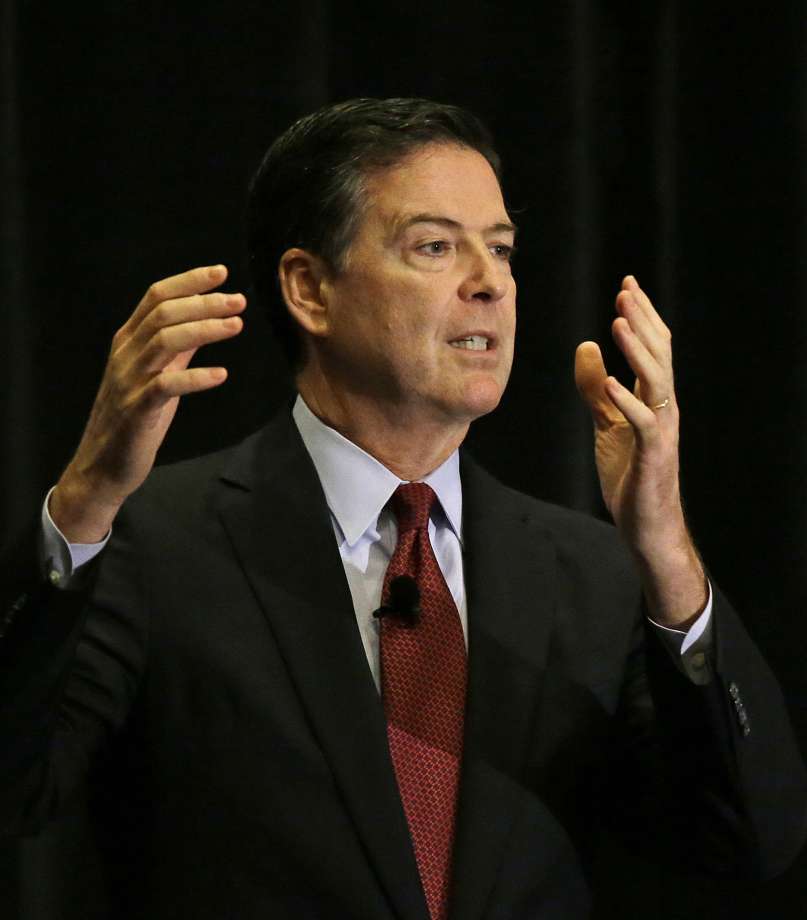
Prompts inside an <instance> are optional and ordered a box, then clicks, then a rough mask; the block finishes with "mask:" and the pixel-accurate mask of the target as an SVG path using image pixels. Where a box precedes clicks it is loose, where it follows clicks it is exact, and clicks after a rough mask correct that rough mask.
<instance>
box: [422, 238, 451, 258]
mask: <svg viewBox="0 0 807 920" xmlns="http://www.w3.org/2000/svg"><path fill="white" fill-rule="evenodd" d="M450 249H451V243H449V242H448V241H447V240H429V242H428V243H422V244H421V245H420V246H418V247H417V251H418V252H419V253H422V254H423V255H425V256H442V255H445V254H446V253H447V252H448V251H449V250H450Z"/></svg>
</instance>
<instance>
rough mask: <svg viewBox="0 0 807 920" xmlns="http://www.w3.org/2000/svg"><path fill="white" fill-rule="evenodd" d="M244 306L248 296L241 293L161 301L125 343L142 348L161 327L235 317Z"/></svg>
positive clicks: (198, 295)
mask: <svg viewBox="0 0 807 920" xmlns="http://www.w3.org/2000/svg"><path fill="white" fill-rule="evenodd" d="M246 305H247V299H246V297H244V295H243V294H219V293H216V294H193V295H191V296H190V297H180V298H177V299H173V300H164V301H163V302H162V303H159V304H157V306H156V307H154V309H153V310H152V311H151V312H150V313H149V314H148V316H146V317H145V319H144V320H143V322H141V323H140V325H139V326H138V327H137V329H136V330H135V331H134V333H133V334H132V336H131V338H130V339H129V340H128V341H127V342H126V346H129V347H134V348H141V347H143V345H144V344H145V342H147V341H148V340H149V339H150V338H152V337H153V336H154V335H156V334H157V333H158V332H159V331H160V329H165V328H167V327H169V326H178V325H180V324H182V323H189V322H194V321H196V320H203V319H219V318H225V317H227V316H235V315H237V314H238V313H241V312H243V310H244V309H245V308H246ZM126 346H124V347H126Z"/></svg>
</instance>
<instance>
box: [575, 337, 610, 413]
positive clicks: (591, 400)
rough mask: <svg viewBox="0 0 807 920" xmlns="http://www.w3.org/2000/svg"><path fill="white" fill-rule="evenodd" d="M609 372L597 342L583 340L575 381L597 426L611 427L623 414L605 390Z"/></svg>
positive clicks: (576, 356) (577, 360)
mask: <svg viewBox="0 0 807 920" xmlns="http://www.w3.org/2000/svg"><path fill="white" fill-rule="evenodd" d="M607 379H608V374H607V372H606V370H605V364H604V363H603V360H602V352H601V351H600V346H599V345H598V344H597V343H596V342H581V344H580V345H578V346H577V351H576V352H575V356H574V382H575V385H576V386H577V391H578V392H579V393H580V395H581V396H582V397H583V399H584V400H585V402H586V404H587V405H588V408H589V410H590V411H591V417H592V418H593V419H594V424H595V426H596V427H597V428H600V429H602V428H610V426H611V425H613V424H614V423H615V422H618V421H620V420H621V418H622V415H621V413H620V412H619V410H618V409H616V407H615V406H614V404H613V403H612V402H611V400H610V399H609V398H608V394H607V393H606V392H605V381H606V380H607Z"/></svg>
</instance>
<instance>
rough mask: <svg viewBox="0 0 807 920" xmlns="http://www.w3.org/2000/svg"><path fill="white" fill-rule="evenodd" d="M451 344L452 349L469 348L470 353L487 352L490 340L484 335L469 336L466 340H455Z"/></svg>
mask: <svg viewBox="0 0 807 920" xmlns="http://www.w3.org/2000/svg"><path fill="white" fill-rule="evenodd" d="M449 344H450V345H451V347H452V348H467V349H469V350H470V351H486V350H487V347H488V340H487V339H486V338H485V336H484V335H469V336H466V337H465V338H464V339H455V340H454V341H453V342H450V343H449Z"/></svg>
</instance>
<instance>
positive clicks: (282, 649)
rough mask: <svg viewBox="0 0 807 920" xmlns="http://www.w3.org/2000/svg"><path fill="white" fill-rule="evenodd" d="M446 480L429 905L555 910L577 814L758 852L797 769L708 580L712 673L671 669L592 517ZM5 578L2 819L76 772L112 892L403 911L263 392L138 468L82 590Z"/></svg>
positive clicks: (752, 661)
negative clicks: (225, 431) (457, 692)
mask: <svg viewBox="0 0 807 920" xmlns="http://www.w3.org/2000/svg"><path fill="white" fill-rule="evenodd" d="M462 478H463V490H464V509H465V510H464V523H463V526H464V534H465V546H466V559H465V577H466V583H467V595H468V617H469V690H468V704H467V716H466V741H465V756H464V762H463V775H462V784H461V793H460V806H459V819H458V831H457V841H456V850H455V867H454V887H453V896H452V904H451V917H452V920H454V918H456V920H481V918H486V920H505V918H507V920H515V918H535V920H537V918H541V920H554V918H557V920H574V918H582V917H584V916H585V915H586V913H587V911H588V907H589V891H588V885H587V881H586V876H587V871H588V868H589V862H590V856H591V852H592V849H593V848H594V846H595V844H596V840H597V836H598V828H599V827H600V825H601V824H607V823H608V822H614V821H615V822H616V823H617V824H618V825H619V826H620V827H621V828H623V829H624V830H625V832H626V833H627V834H629V835H635V836H636V839H639V840H644V841H645V843H646V842H647V841H649V842H650V845H651V846H652V847H653V848H655V849H658V850H659V851H662V850H663V848H664V847H665V846H667V845H669V842H670V841H672V842H673V844H672V845H677V846H679V847H682V848H683V849H679V850H676V851H675V853H676V858H677V859H679V860H680V859H681V858H682V855H683V854H684V853H686V854H689V855H694V857H695V858H696V859H698V860H699V861H701V862H703V863H705V864H707V865H708V866H709V867H710V868H711V869H712V870H714V871H720V872H736V871H747V872H755V873H760V874H771V873H774V872H776V871H778V870H780V869H781V868H783V867H784V866H785V865H786V864H787V863H788V862H789V860H790V859H792V857H793V856H794V855H795V853H796V851H797V849H798V847H799V845H800V843H801V840H802V837H803V833H804V827H805V821H804V811H805V779H804V771H803V768H802V765H801V762H800V759H799V757H798V755H797V753H796V749H795V745H794V743H793V739H792V737H791V733H790V729H789V726H788V722H787V717H786V715H785V712H784V707H783V702H782V699H781V695H780V692H779V689H778V687H777V685H776V683H775V681H774V679H773V678H772V676H771V674H770V672H769V671H768V669H767V667H766V665H765V664H764V662H763V661H762V660H761V658H760V656H759V654H758V652H757V651H756V649H755V648H754V646H753V645H752V643H751V642H750V640H749V639H748V637H747V635H746V633H745V632H744V630H743V628H742V626H741V625H740V624H739V622H738V620H737V618H736V616H735V614H734V613H733V612H732V610H731V609H730V607H729V606H728V605H727V603H726V602H725V600H724V599H723V598H722V597H720V596H719V595H718V596H717V598H716V602H715V610H714V618H715V633H716V642H717V651H716V663H715V668H714V677H713V680H712V682H711V684H710V685H709V686H708V687H706V688H701V687H696V686H694V685H693V684H692V683H690V682H689V681H688V680H687V679H686V678H685V677H683V676H682V675H681V674H680V673H679V672H678V671H677V670H676V669H675V667H674V666H673V665H672V664H671V662H670V660H669V658H668V656H667V655H666V652H664V651H663V650H660V649H659V648H657V647H656V646H655V645H654V643H653V641H652V639H646V637H645V627H644V625H643V623H644V618H643V616H642V613H641V597H640V591H639V586H638V583H637V579H636V576H635V574H634V572H633V569H632V566H631V564H630V562H629V560H628V558H627V556H626V553H625V551H624V550H623V549H622V547H621V545H620V543H619V541H618V540H617V538H616V535H615V532H614V530H613V529H612V528H610V527H608V526H606V525H604V524H600V523H598V522H595V521H593V520H590V519H588V518H585V517H583V516H582V515H577V514H574V513H572V512H569V511H565V510H563V509H560V508H556V507H553V506H550V505H547V504H544V503H541V502H539V501H536V500H533V499H531V498H528V497H526V496H524V495H521V494H519V493H516V492H514V491H512V490H510V489H508V488H505V487H504V486H502V485H501V484H499V483H498V482H496V481H495V480H494V479H493V478H492V477H490V476H489V475H488V474H486V473H485V472H484V471H482V470H481V469H480V468H479V467H477V466H476V465H475V464H473V463H472V462H471V461H470V460H469V459H468V458H467V457H466V458H463V464H462ZM24 555H26V556H27V558H28V559H29V560H30V558H32V556H31V553H30V552H28V550H26V551H25V553H24ZM6 587H7V589H8V590H9V591H11V595H12V596H11V601H13V603H12V602H11V601H10V602H9V605H8V607H7V611H8V612H7V616H6V628H5V638H4V639H3V640H2V641H1V642H0V675H1V680H0V771H1V772H0V777H1V779H2V782H0V818H1V819H2V826H3V827H4V828H6V829H7V830H8V831H9V832H11V833H21V832H23V833H24V832H31V831H35V830H36V828H37V827H41V826H42V825H43V824H44V823H45V822H46V821H47V820H48V817H49V816H50V815H51V814H52V813H53V812H54V811H55V810H56V809H58V808H59V807H60V805H62V804H63V803H64V802H65V801H66V800H67V799H68V798H69V797H70V796H71V795H73V794H74V791H75V790H76V789H77V788H78V787H79V786H80V784H81V783H82V782H83V781H84V779H85V778H86V777H87V776H88V775H89V777H90V784H91V788H92V789H93V790H94V793H95V795H96V796H97V798H98V799H99V800H100V802H101V808H100V809H99V813H100V814H102V815H103V816H104V817H105V818H106V819H107V820H106V822H102V824H105V826H106V827H107V828H108V829H111V830H110V833H109V835H108V836H107V837H106V838H105V840H104V852H105V853H106V855H107V857H108V861H109V870H110V873H111V877H112V879H113V883H112V884H111V886H110V888H111V891H112V892H113V897H114V898H115V899H116V900H117V901H119V903H118V904H117V906H116V907H115V911H114V916H115V917H123V916H142V917H148V918H150V920H157V918H169V917H170V918H188V917H193V918H196V920H200V918H207V917H209V918H216V920H222V918H227V917H233V918H238V920H248V918H252V917H254V918H259V917H260V918H261V920H266V918H269V917H271V918H279V917H289V918H292V917H293V918H297V920H298V918H305V917H323V918H325V917H339V918H356V920H370V918H372V920H375V918H378V920H387V918H389V920H392V918H401V920H404V918H406V920H427V914H426V908H425V903H424V899H423V895H422V892H421V890H420V885H419V880H418V874H417V868H416V865H415V861H414V856H413V853H412V849H411V845H410V842H409V838H408V833H407V828H406V823H405V819H404V817H403V813H402V810H401V806H400V802H399V799H398V794H397V789H396V785H395V779H394V775H393V771H392V767H391V762H390V758H389V754H388V749H387V743H386V733H385V724H384V714H383V709H382V706H381V701H380V699H379V696H378V693H377V692H376V689H375V686H374V684H373V681H372V678H371V675H370V671H369V668H368V665H367V661H366V658H365V655H364V651H363V648H362V644H361V641H360V638H359V634H358V630H357V627H356V621H355V615H354V612H353V608H352V602H351V598H350V593H349V591H348V587H347V584H346V580H345V576H344V570H343V567H342V563H341V560H340V557H339V553H338V549H337V546H336V543H335V541H334V537H333V530H332V526H331V523H330V519H329V515H328V510H327V507H326V505H325V502H324V498H323V495H322V491H321V488H320V485H319V481H318V479H317V477H316V473H315V471H314V468H313V465H312V463H311V461H310V459H309V457H308V455H307V454H306V452H305V450H304V448H303V446H302V443H301V441H300V439H299V435H298V434H297V431H296V429H295V428H294V426H293V424H292V423H291V420H290V418H289V416H288V414H287V413H284V414H283V415H282V416H279V417H278V418H276V419H275V420H274V421H273V422H272V423H271V424H270V425H269V426H268V427H267V428H266V429H264V430H263V431H261V432H259V433H257V434H256V435H254V436H252V437H251V438H249V439H248V440H247V441H246V442H244V443H243V444H242V445H240V446H239V447H237V448H235V449H232V450H227V451H223V452H220V453H218V454H214V455H211V456H208V457H204V458H201V459H198V460H194V461H191V462H188V463H182V464H178V465H176V466H173V467H169V468H164V469H161V470H158V471H156V472H155V473H154V474H152V476H151V477H150V479H149V481H148V482H147V484H146V485H145V486H144V487H143V488H142V489H141V490H140V491H139V492H138V493H137V494H136V495H135V496H133V497H132V498H131V499H130V501H129V502H128V503H127V505H126V507H125V509H124V512H123V513H122V514H121V515H120V517H119V519H118V521H117V522H116V525H115V532H114V536H113V539H112V541H111V543H110V545H109V546H108V547H107V549H106V550H105V551H104V553H103V555H102V558H101V559H100V560H99V561H98V562H97V563H95V564H94V572H93V574H92V577H91V585H89V586H88V588H87V590H86V591H84V592H81V593H76V592H72V591H71V592H64V591H56V590H55V589H54V588H53V587H52V586H49V585H47V584H42V583H40V582H36V579H35V578H34V575H33V568H32V566H31V564H30V562H29V563H28V564H27V565H22V566H19V567H17V568H15V569H14V571H13V572H11V573H10V574H9V575H8V577H7V579H6ZM22 589H24V590H22ZM741 713H745V716H742V715H741ZM743 719H744V720H745V722H744V723H743ZM744 724H745V725H746V726H747V727H748V728H749V729H750V731H747V732H745V729H744ZM744 732H745V733H744ZM111 815H112V816H114V817H113V818H112V820H109V819H110V816H111ZM661 828H663V830H661Z"/></svg>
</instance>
